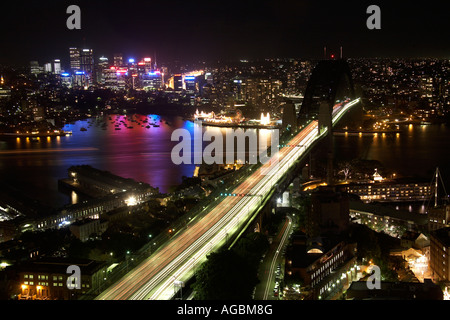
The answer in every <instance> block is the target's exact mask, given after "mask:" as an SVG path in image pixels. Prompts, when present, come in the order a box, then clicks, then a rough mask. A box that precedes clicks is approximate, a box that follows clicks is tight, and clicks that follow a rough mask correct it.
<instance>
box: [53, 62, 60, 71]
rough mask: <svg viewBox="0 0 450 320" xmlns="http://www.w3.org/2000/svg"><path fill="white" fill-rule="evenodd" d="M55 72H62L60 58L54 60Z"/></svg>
mask: <svg viewBox="0 0 450 320" xmlns="http://www.w3.org/2000/svg"><path fill="white" fill-rule="evenodd" d="M53 73H54V74H61V60H59V59H55V60H53Z"/></svg>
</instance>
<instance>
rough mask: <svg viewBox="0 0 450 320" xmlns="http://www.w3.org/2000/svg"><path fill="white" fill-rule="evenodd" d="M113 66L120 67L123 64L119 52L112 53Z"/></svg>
mask: <svg viewBox="0 0 450 320" xmlns="http://www.w3.org/2000/svg"><path fill="white" fill-rule="evenodd" d="M113 62H114V67H122V66H123V55H122V54H121V53H115V54H114V61H113Z"/></svg>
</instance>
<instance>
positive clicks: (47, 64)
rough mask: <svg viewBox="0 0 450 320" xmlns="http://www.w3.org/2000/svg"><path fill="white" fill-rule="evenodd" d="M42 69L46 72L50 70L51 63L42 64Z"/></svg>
mask: <svg viewBox="0 0 450 320" xmlns="http://www.w3.org/2000/svg"><path fill="white" fill-rule="evenodd" d="M44 71H45V72H48V73H51V72H52V64H51V63H50V62H48V63H46V64H44Z"/></svg>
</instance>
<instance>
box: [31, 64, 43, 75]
mask: <svg viewBox="0 0 450 320" xmlns="http://www.w3.org/2000/svg"><path fill="white" fill-rule="evenodd" d="M30 72H31V74H33V75H38V74H40V73H42V72H43V68H42V67H41V66H39V63H38V62H37V61H30Z"/></svg>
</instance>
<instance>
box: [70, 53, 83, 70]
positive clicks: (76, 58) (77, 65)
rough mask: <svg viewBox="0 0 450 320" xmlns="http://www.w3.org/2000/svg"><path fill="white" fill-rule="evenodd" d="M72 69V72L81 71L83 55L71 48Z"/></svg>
mask: <svg viewBox="0 0 450 320" xmlns="http://www.w3.org/2000/svg"><path fill="white" fill-rule="evenodd" d="M69 59H70V69H71V70H72V72H75V71H78V70H80V69H81V53H80V49H78V48H69Z"/></svg>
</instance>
